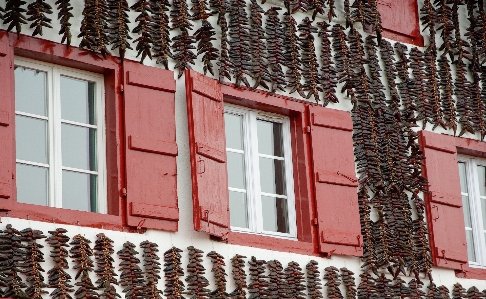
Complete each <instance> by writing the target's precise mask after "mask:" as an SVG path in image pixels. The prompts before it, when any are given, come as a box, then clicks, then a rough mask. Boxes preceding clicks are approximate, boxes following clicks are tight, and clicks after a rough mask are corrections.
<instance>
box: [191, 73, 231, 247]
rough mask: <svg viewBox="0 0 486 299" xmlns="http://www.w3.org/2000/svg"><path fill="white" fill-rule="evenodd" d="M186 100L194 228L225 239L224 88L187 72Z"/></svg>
mask: <svg viewBox="0 0 486 299" xmlns="http://www.w3.org/2000/svg"><path fill="white" fill-rule="evenodd" d="M186 96H187V113H188V124H189V126H188V127H189V145H190V152H191V177H192V193H193V213H194V228H195V230H197V231H204V232H206V233H208V234H210V235H213V236H216V237H219V238H223V239H224V238H226V237H227V235H228V232H229V225H230V224H229V196H228V174H227V169H226V141H225V132H224V114H223V113H224V107H223V94H222V93H221V86H220V84H219V83H218V82H217V81H216V80H213V79H210V78H208V77H206V76H203V75H202V74H199V73H196V72H194V71H192V70H191V71H186Z"/></svg>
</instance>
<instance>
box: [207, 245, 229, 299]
mask: <svg viewBox="0 0 486 299" xmlns="http://www.w3.org/2000/svg"><path fill="white" fill-rule="evenodd" d="M208 257H209V258H211V262H212V263H213V267H212V269H211V272H213V275H214V282H215V285H216V289H215V290H213V291H211V292H210V293H209V298H210V299H226V298H228V293H227V292H226V276H228V274H226V271H225V269H224V267H225V266H226V263H225V262H224V257H223V256H222V255H221V254H219V253H217V252H216V251H211V252H210V253H208Z"/></svg>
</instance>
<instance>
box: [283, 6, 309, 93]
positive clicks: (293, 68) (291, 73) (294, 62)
mask: <svg viewBox="0 0 486 299" xmlns="http://www.w3.org/2000/svg"><path fill="white" fill-rule="evenodd" d="M283 25H284V39H285V41H286V42H285V44H284V47H285V52H284V57H285V61H286V66H287V73H286V75H287V87H288V88H289V89H290V91H289V94H292V93H294V92H296V91H297V92H298V93H299V95H300V96H301V97H305V94H304V92H303V90H302V83H301V82H300V81H301V78H302V61H301V58H300V51H299V45H298V37H297V29H296V25H297V22H296V21H295V19H294V17H293V16H292V15H290V14H288V13H285V14H284V21H283Z"/></svg>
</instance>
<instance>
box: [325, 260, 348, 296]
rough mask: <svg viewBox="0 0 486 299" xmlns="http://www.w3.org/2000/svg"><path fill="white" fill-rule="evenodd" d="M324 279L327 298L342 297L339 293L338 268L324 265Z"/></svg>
mask: <svg viewBox="0 0 486 299" xmlns="http://www.w3.org/2000/svg"><path fill="white" fill-rule="evenodd" d="M324 271H325V274H324V279H325V280H327V282H326V283H325V286H326V291H327V297H326V298H329V299H343V298H344V297H343V295H342V294H341V290H340V288H339V286H340V285H341V282H340V279H339V278H340V277H341V275H339V270H338V268H336V267H334V266H330V267H326V268H325V269H324Z"/></svg>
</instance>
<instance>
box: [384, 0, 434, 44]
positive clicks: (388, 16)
mask: <svg viewBox="0 0 486 299" xmlns="http://www.w3.org/2000/svg"><path fill="white" fill-rule="evenodd" d="M377 4H378V11H379V12H380V16H381V21H382V26H383V36H384V37H386V38H389V39H392V40H396V41H399V42H404V43H409V44H414V45H417V46H423V43H424V39H423V37H422V35H420V26H419V14H418V5H417V0H400V1H398V0H378V3H377Z"/></svg>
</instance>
